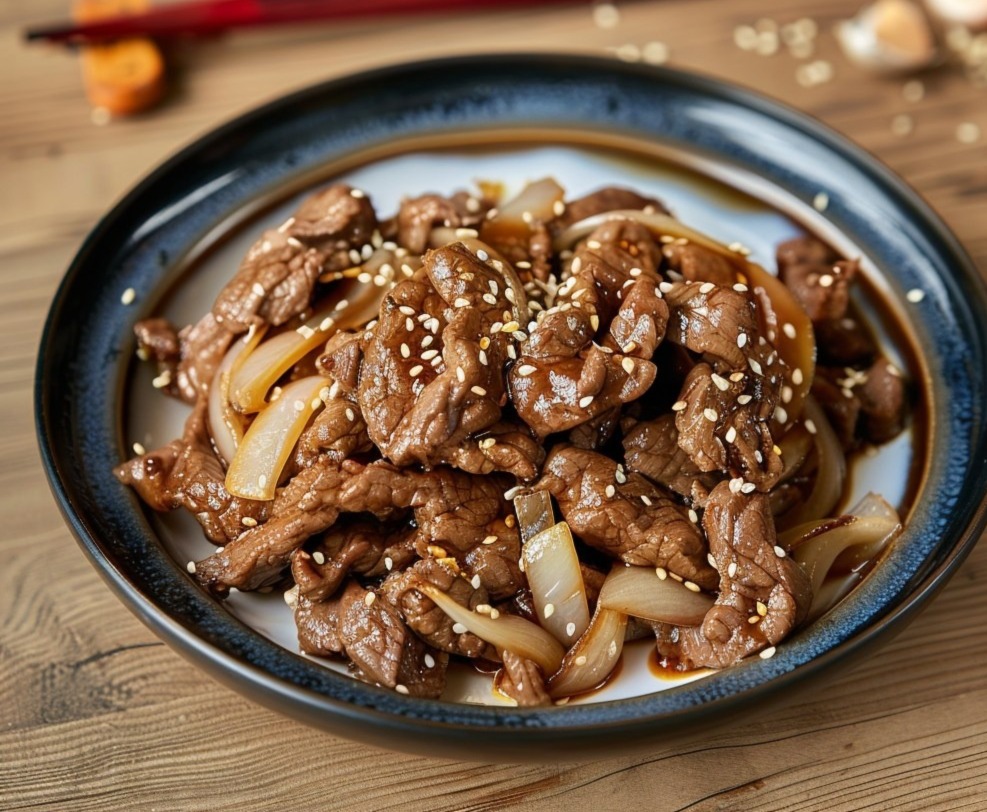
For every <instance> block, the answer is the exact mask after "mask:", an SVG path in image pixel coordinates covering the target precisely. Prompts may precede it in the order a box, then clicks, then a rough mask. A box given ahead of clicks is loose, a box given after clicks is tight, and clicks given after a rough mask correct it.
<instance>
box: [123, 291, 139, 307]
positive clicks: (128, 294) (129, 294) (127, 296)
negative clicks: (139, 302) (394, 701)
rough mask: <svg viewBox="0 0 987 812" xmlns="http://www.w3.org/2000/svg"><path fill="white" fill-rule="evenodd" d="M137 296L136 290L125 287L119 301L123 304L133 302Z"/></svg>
mask: <svg viewBox="0 0 987 812" xmlns="http://www.w3.org/2000/svg"><path fill="white" fill-rule="evenodd" d="M136 298H137V291H136V290H134V289H133V288H127V289H126V290H125V291H124V292H123V293H122V294H121V296H120V301H121V303H123V304H125V305H129V304H133V302H134V299H136Z"/></svg>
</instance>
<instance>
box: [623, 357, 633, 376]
mask: <svg viewBox="0 0 987 812" xmlns="http://www.w3.org/2000/svg"><path fill="white" fill-rule="evenodd" d="M620 365H621V366H622V367H623V368H624V372H626V373H627V374H628V375H631V374H633V373H634V359H633V358H624V359H623V360H622V361H621V362H620Z"/></svg>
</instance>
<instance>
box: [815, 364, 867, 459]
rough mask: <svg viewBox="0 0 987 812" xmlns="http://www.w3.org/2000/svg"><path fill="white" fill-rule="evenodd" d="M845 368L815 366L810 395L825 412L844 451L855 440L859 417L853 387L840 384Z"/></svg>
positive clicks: (854, 443)
mask: <svg viewBox="0 0 987 812" xmlns="http://www.w3.org/2000/svg"><path fill="white" fill-rule="evenodd" d="M844 373H845V370H841V369H833V368H832V367H816V375H815V377H814V378H813V380H812V396H813V397H814V398H815V399H816V400H817V401H819V405H820V406H821V407H822V409H823V411H824V412H825V413H826V417H827V418H828V420H829V424H830V425H831V426H832V427H833V431H834V432H836V437H837V439H838V440H839V441H840V445H841V446H842V447H843V450H844V451H848V450H849V449H851V448H853V447H854V445H856V442H857V421H858V419H859V417H860V399H859V398H858V397H857V395H856V394H854V391H855V390H854V389H851V388H848V387H845V386H840V384H839V383H838V382H839V381H840V380H845V378H844V377H843V376H844Z"/></svg>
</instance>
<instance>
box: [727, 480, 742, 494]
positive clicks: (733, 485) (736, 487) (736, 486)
mask: <svg viewBox="0 0 987 812" xmlns="http://www.w3.org/2000/svg"><path fill="white" fill-rule="evenodd" d="M743 484H744V480H742V479H741V478H740V477H737V478H736V479H731V480H730V493H740V488H741V486H742V485H743Z"/></svg>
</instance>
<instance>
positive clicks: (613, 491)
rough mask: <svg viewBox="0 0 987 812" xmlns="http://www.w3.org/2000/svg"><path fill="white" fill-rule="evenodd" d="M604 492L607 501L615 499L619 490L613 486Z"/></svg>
mask: <svg viewBox="0 0 987 812" xmlns="http://www.w3.org/2000/svg"><path fill="white" fill-rule="evenodd" d="M603 492H604V493H605V494H606V495H607V499H613V497H614V496H615V495H616V494H617V489H616V488H615V487H614V486H613V485H607V487H606V488H605V489H604V491H603Z"/></svg>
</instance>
